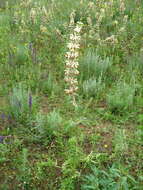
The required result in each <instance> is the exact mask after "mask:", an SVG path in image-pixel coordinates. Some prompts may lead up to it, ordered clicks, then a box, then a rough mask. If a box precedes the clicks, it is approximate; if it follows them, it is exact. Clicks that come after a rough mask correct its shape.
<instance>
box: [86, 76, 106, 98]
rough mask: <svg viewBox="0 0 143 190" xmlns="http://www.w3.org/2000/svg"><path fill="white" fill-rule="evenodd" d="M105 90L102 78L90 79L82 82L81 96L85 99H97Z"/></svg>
mask: <svg viewBox="0 0 143 190" xmlns="http://www.w3.org/2000/svg"><path fill="white" fill-rule="evenodd" d="M104 89H105V83H104V81H103V79H102V76H101V77H99V78H98V79H96V78H90V79H88V80H85V81H84V82H83V94H84V95H85V96H87V97H99V96H100V95H101V93H102V92H103V90H104Z"/></svg>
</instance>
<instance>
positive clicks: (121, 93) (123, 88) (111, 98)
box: [107, 82, 135, 113]
mask: <svg viewBox="0 0 143 190" xmlns="http://www.w3.org/2000/svg"><path fill="white" fill-rule="evenodd" d="M134 95H135V87H134V86H131V85H129V84H126V83H125V82H119V83H117V86H116V87H115V88H114V89H113V90H112V91H111V92H110V93H109V94H108V95H107V104H108V107H109V109H110V110H111V111H113V112H115V113H122V112H124V111H126V110H130V109H131V108H132V107H133V104H134Z"/></svg>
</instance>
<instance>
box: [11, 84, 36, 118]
mask: <svg viewBox="0 0 143 190" xmlns="http://www.w3.org/2000/svg"><path fill="white" fill-rule="evenodd" d="M8 109H9V110H8V111H9V112H10V114H11V115H12V117H14V119H15V120H17V121H24V120H25V119H26V120H27V119H28V118H29V119H30V117H31V116H32V115H33V114H34V113H35V112H36V110H37V105H36V99H35V97H33V96H32V93H31V92H30V91H28V90H26V88H25V87H24V86H22V84H19V85H18V86H17V87H14V88H13V90H12V93H11V96H10V97H9V107H8Z"/></svg>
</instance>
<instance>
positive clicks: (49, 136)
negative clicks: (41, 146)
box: [36, 111, 62, 143]
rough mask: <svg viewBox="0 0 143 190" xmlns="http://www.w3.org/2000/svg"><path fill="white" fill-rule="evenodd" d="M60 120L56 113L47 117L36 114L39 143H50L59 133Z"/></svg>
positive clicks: (51, 113)
mask: <svg viewBox="0 0 143 190" xmlns="http://www.w3.org/2000/svg"><path fill="white" fill-rule="evenodd" d="M61 125H62V118H61V116H60V115H59V113H58V112H56V111H53V112H50V113H49V114H48V115H43V114H42V113H38V114H37V116H36V130H37V135H38V138H39V139H40V141H41V142H44V143H47V142H49V141H52V140H53V139H54V137H55V136H56V135H57V134H58V132H59V131H60V128H61Z"/></svg>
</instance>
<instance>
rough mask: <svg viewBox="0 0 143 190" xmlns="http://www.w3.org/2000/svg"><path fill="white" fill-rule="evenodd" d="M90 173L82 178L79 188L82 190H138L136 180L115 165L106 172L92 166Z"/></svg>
mask: <svg viewBox="0 0 143 190" xmlns="http://www.w3.org/2000/svg"><path fill="white" fill-rule="evenodd" d="M91 171H92V172H91V174H89V175H86V176H85V177H84V184H83V185H82V188H81V189H83V190H85V189H86V190H99V189H103V190H108V189H111V190H112V189H113V190H114V189H117V190H121V189H124V190H128V189H131V188H133V189H138V184H137V182H136V180H135V179H134V178H133V177H131V176H130V175H129V174H128V173H127V171H126V169H123V168H118V167H117V166H116V165H112V166H111V167H109V168H108V169H107V170H103V169H102V168H97V167H95V166H94V167H93V168H92V169H91Z"/></svg>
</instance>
